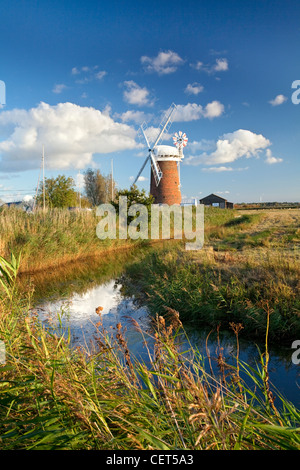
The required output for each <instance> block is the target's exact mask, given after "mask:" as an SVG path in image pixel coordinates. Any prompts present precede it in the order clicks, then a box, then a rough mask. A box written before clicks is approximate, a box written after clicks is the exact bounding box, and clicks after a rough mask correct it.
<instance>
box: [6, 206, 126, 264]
mask: <svg viewBox="0 0 300 470" xmlns="http://www.w3.org/2000/svg"><path fill="white" fill-rule="evenodd" d="M99 220H100V219H99V217H97V216H96V212H95V211H94V210H93V211H87V212H85V211H78V212H76V211H74V212H71V211H69V210H67V209H47V210H46V211H45V212H43V211H38V212H36V213H34V214H32V213H26V212H24V211H22V210H20V209H17V208H2V209H0V234H1V237H0V254H1V255H2V256H3V257H6V258H8V257H9V256H10V253H11V252H14V253H18V252H20V251H21V250H22V264H21V271H30V270H31V271H33V270H38V269H46V268H48V267H52V266H58V265H60V264H64V263H66V262H69V261H74V260H76V259H80V258H84V257H89V256H94V255H96V254H101V253H103V252H104V251H109V250H111V249H114V248H117V247H120V246H124V247H125V246H126V245H129V244H131V245H132V244H133V243H131V241H130V240H129V241H127V240H110V239H106V240H100V239H99V238H98V237H97V234H96V227H97V224H98V223H99Z"/></svg>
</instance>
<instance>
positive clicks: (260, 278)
mask: <svg viewBox="0 0 300 470" xmlns="http://www.w3.org/2000/svg"><path fill="white" fill-rule="evenodd" d="M213 215H214V214H210V221H211V222H212V220H213ZM246 215H247V220H246V222H245V221H244V222H241V223H236V222H235V220H236V219H235V218H231V219H229V221H228V220H226V217H225V216H226V214H225V215H224V216H222V217H223V220H222V225H220V226H219V227H218V228H217V229H215V228H214V227H215V222H216V220H218V217H219V214H218V213H217V215H216V218H217V219H216V218H215V219H214V221H213V224H212V225H208V226H207V225H206V228H207V240H206V243H205V246H204V248H203V249H202V250H200V251H195V252H186V251H185V250H184V249H183V248H182V247H178V246H177V247H175V246H174V247H168V248H166V249H164V250H156V252H154V253H149V254H148V255H147V256H145V257H144V258H143V259H141V260H140V262H137V263H135V264H133V265H131V266H129V267H128V268H127V274H128V281H127V283H128V285H129V286H130V284H132V286H133V288H135V287H136V289H135V293H136V295H139V292H142V293H146V295H143V298H144V300H146V301H147V303H148V306H149V308H150V310H151V311H152V312H153V314H155V313H156V312H158V313H159V314H161V313H162V312H163V309H164V307H165V306H166V305H167V306H169V307H171V308H174V309H175V310H177V311H179V312H180V317H181V319H182V321H183V322H187V324H192V325H194V326H211V325H214V326H216V325H217V324H218V323H221V325H222V328H224V329H229V325H230V322H235V323H241V324H242V325H243V327H244V328H243V331H242V333H241V334H242V336H243V337H247V338H252V339H256V340H259V339H261V338H263V337H264V334H265V330H266V314H265V311H264V308H263V305H264V302H265V301H266V300H267V301H268V302H269V305H270V308H271V309H272V315H271V317H270V332H269V340H270V341H271V342H272V343H276V342H281V343H282V344H284V343H289V342H290V340H291V339H292V340H293V339H295V337H298V336H299V335H300V285H299V279H300V263H299V261H300V255H299V250H298V247H297V244H295V243H290V242H289V241H287V239H286V238H285V237H284V235H285V234H286V233H288V234H289V233H291V231H293V236H294V233H295V231H294V230H295V229H297V223H298V224H299V220H298V221H297V219H296V216H297V214H295V215H294V213H292V215H290V219H291V218H295V220H296V223H295V225H296V226H295V227H293V225H292V226H291V225H288V224H287V223H286V222H285V224H284V225H280V224H277V225H274V224H270V223H269V222H268V218H266V216H265V214H257V213H256V214H253V217H252V214H246ZM282 217H283V219H284V221H286V219H287V216H286V215H285V214H284V213H282ZM237 220H241V218H238V219H237ZM243 220H244V219H243ZM216 231H218V236H217V235H216ZM278 232H280V237H279V238H278ZM220 233H222V236H223V239H219V235H220Z"/></svg>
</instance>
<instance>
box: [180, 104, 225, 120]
mask: <svg viewBox="0 0 300 470" xmlns="http://www.w3.org/2000/svg"><path fill="white" fill-rule="evenodd" d="M223 112H224V105H223V104H222V103H220V102H219V101H212V102H211V103H208V104H207V105H206V106H205V107H203V106H201V104H196V103H188V104H186V105H181V104H179V105H177V106H176V111H175V113H174V117H173V121H174V122H176V121H179V122H180V121H184V122H187V121H196V120H198V119H201V118H203V117H204V118H208V119H213V118H215V117H219V116H221V114H223Z"/></svg>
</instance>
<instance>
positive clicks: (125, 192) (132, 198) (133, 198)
mask: <svg viewBox="0 0 300 470" xmlns="http://www.w3.org/2000/svg"><path fill="white" fill-rule="evenodd" d="M120 196H126V197H127V212H128V209H129V207H130V206H131V205H132V204H142V205H143V206H145V207H146V208H147V211H148V214H149V216H148V220H150V219H151V205H152V204H154V197H153V196H152V195H151V194H149V195H147V194H146V191H145V189H142V190H141V191H140V190H139V189H138V187H137V186H136V185H135V184H134V185H133V186H132V187H131V188H130V189H122V190H119V191H117V193H116V196H115V199H114V201H112V205H113V206H114V207H115V209H116V212H117V214H118V213H119V198H120ZM134 218H135V217H131V216H130V217H129V216H128V218H127V220H128V222H130V221H132V220H133V219H134Z"/></svg>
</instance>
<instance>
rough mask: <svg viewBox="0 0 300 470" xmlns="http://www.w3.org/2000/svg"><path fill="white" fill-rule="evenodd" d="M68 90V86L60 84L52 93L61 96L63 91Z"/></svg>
mask: <svg viewBox="0 0 300 470" xmlns="http://www.w3.org/2000/svg"><path fill="white" fill-rule="evenodd" d="M66 88H68V87H67V85H64V84H63V83H60V84H57V85H55V86H54V88H53V90H52V91H53V93H57V94H59V93H61V92H62V91H63V90H65V89H66Z"/></svg>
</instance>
